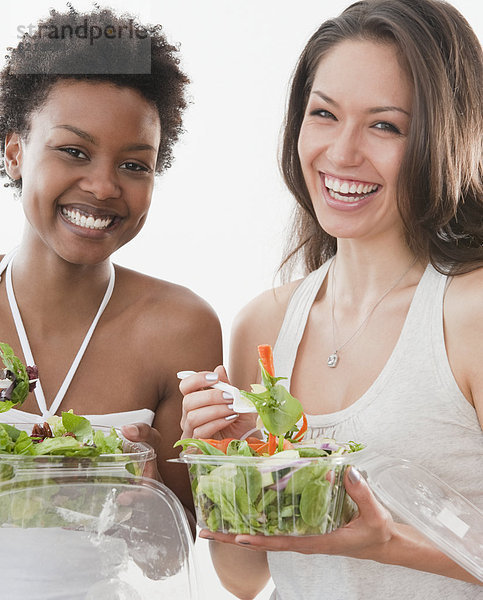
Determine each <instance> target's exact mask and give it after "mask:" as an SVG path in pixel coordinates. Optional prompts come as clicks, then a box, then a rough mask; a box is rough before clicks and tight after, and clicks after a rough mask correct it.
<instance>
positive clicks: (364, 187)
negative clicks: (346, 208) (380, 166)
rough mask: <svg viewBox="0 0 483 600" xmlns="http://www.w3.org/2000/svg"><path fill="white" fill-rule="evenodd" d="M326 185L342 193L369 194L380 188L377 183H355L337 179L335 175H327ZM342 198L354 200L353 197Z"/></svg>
mask: <svg viewBox="0 0 483 600" xmlns="http://www.w3.org/2000/svg"><path fill="white" fill-rule="evenodd" d="M324 183H325V187H327V188H328V189H329V190H331V191H333V192H340V193H341V194H357V195H360V194H369V193H370V192H374V191H376V190H377V189H378V187H379V186H378V184H377V183H355V182H353V181H352V182H350V181H346V180H341V179H337V178H335V177H329V176H328V175H325V181H324ZM341 199H342V200H348V201H349V202H351V201H354V199H352V200H351V198H348V197H344V198H342V197H341Z"/></svg>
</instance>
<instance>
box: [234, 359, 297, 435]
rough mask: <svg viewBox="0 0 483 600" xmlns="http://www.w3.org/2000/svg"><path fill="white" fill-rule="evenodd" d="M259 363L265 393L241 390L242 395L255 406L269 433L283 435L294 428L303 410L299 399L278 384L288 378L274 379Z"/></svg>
mask: <svg viewBox="0 0 483 600" xmlns="http://www.w3.org/2000/svg"><path fill="white" fill-rule="evenodd" d="M259 362H260V367H261V370H262V381H263V385H264V387H265V391H263V392H259V393H253V392H245V391H243V390H240V393H241V394H242V396H243V397H244V398H247V399H248V400H250V401H251V402H252V403H253V404H254V405H255V408H256V409H257V412H258V414H259V416H260V419H261V420H262V423H263V425H264V427H265V429H266V430H267V431H268V432H270V433H272V434H273V435H283V434H285V433H287V431H290V430H292V429H293V428H294V426H295V424H296V423H297V421H298V420H299V419H300V418H301V416H302V413H303V408H302V405H301V404H300V402H299V401H298V400H297V398H294V397H293V396H292V395H291V394H290V392H289V391H288V390H287V389H286V388H285V387H284V386H283V385H280V384H279V383H278V382H279V381H280V380H281V379H286V377H272V376H271V375H269V374H268V373H267V371H266V370H265V369H264V368H263V365H262V363H261V361H259Z"/></svg>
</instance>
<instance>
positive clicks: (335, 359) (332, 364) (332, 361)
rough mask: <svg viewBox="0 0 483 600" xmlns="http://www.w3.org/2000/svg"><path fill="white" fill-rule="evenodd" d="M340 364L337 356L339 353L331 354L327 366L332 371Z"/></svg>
mask: <svg viewBox="0 0 483 600" xmlns="http://www.w3.org/2000/svg"><path fill="white" fill-rule="evenodd" d="M338 362H339V356H338V354H337V351H335V352H334V353H333V354H331V355H330V356H329V358H328V359H327V366H328V367H330V368H331V369H333V368H334V367H336V366H337V363H338Z"/></svg>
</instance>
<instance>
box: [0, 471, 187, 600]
mask: <svg viewBox="0 0 483 600" xmlns="http://www.w3.org/2000/svg"><path fill="white" fill-rule="evenodd" d="M12 470H13V467H12V465H9V464H6V463H3V462H0V476H2V475H3V477H4V479H6V480H4V481H3V482H0V545H1V547H2V548H4V549H7V548H8V554H6V555H5V557H4V560H3V561H2V577H1V589H2V592H1V594H0V595H1V597H2V598H15V599H16V600H60V599H63V600H65V599H66V598H69V600H94V599H95V600H152V599H153V598H179V599H181V598H183V599H186V600H197V599H198V598H199V595H198V591H197V590H198V584H197V574H196V570H195V564H194V558H193V542H192V538H191V533H190V530H189V526H188V522H187V520H186V516H185V513H184V510H183V508H182V506H181V504H180V502H179V500H178V499H177V498H176V496H175V495H174V494H173V493H172V492H171V491H170V490H169V489H168V488H166V487H165V486H164V485H162V484H160V483H158V482H156V481H152V480H148V479H146V478H141V477H133V476H129V475H128V476H126V477H124V478H123V479H122V481H121V479H120V478H118V477H115V478H113V477H110V476H107V475H100V474H99V472H98V470H97V469H84V470H78V469H75V470H68V469H64V470H62V471H61V470H53V471H52V472H51V476H50V477H49V479H46V478H44V477H43V473H41V472H40V471H37V477H36V476H35V475H34V474H33V475H32V477H31V479H30V480H29V481H22V482H19V481H18V480H16V478H15V477H13V478H12V477H9V474H10V475H11V473H9V472H11V471H12Z"/></svg>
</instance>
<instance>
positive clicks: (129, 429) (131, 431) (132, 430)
mask: <svg viewBox="0 0 483 600" xmlns="http://www.w3.org/2000/svg"><path fill="white" fill-rule="evenodd" d="M123 430H124V431H125V432H126V433H127V434H128V435H138V434H139V427H138V426H137V425H124V427H123Z"/></svg>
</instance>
